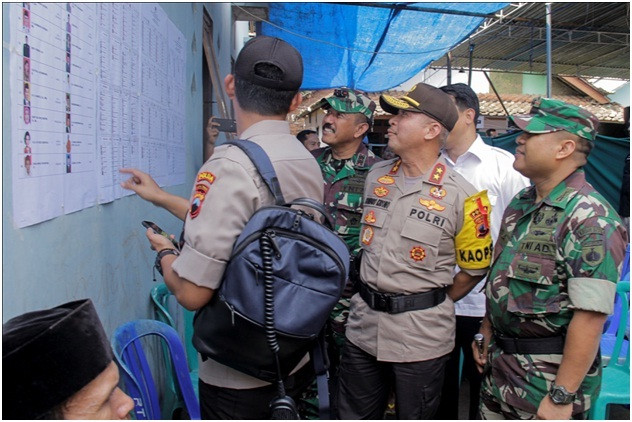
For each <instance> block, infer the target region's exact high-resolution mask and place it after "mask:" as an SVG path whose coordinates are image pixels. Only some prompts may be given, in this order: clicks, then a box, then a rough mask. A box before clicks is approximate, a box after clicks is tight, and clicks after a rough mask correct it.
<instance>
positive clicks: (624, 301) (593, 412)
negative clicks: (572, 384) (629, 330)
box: [590, 281, 630, 419]
mask: <svg viewBox="0 0 632 422" xmlns="http://www.w3.org/2000/svg"><path fill="white" fill-rule="evenodd" d="M628 293H630V282H629V281H619V282H618V283H617V295H618V296H619V300H620V301H621V314H620V316H619V320H618V321H612V323H613V324H618V327H617V339H616V342H615V345H614V348H613V352H612V356H619V354H620V351H621V347H622V346H623V345H624V344H627V353H626V358H625V361H624V362H621V361H620V360H619V359H610V362H608V365H607V366H606V367H605V368H603V374H602V380H601V391H600V392H599V396H598V397H597V398H596V399H595V400H594V402H593V404H592V406H591V407H590V419H607V417H608V415H607V406H608V405H609V404H630V342H629V341H628V342H627V343H626V342H624V337H625V333H626V327H627V323H628V320H629V318H630V304H629V302H628Z"/></svg>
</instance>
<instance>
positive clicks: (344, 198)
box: [307, 88, 381, 417]
mask: <svg viewBox="0 0 632 422" xmlns="http://www.w3.org/2000/svg"><path fill="white" fill-rule="evenodd" d="M320 107H322V108H324V109H325V111H326V113H327V115H326V116H325V118H324V120H323V124H322V129H323V142H324V143H325V144H327V147H325V148H319V149H317V150H314V151H312V154H313V155H314V157H316V161H318V165H319V166H320V169H321V171H322V174H323V179H324V180H325V197H324V201H323V202H324V204H325V207H326V208H327V210H328V211H329V214H330V216H331V217H332V219H333V222H334V225H335V227H334V229H335V231H336V233H338V235H339V236H340V237H341V238H342V239H343V240H344V241H345V243H346V244H347V246H348V247H349V251H350V253H351V255H352V256H355V255H356V254H357V253H358V251H359V250H360V241H359V235H360V225H361V223H360V219H361V218H362V201H363V193H364V181H365V179H366V176H367V174H368V172H369V168H370V167H371V166H372V165H373V163H375V162H377V161H380V160H381V159H380V158H379V157H377V156H376V155H375V154H373V152H372V151H369V150H368V148H367V147H366V145H364V144H363V143H362V138H363V137H364V135H365V134H366V133H367V132H368V131H369V130H370V128H371V125H372V121H373V112H374V111H375V103H374V102H373V101H371V100H370V99H369V98H368V97H367V96H365V95H363V94H361V93H359V92H356V91H353V90H351V89H347V88H341V89H336V90H334V93H333V95H331V96H330V97H327V98H323V99H322V100H321V101H320V102H318V103H317V104H316V106H315V108H316V109H318V108H320ZM352 294H353V285H352V283H351V282H350V281H349V282H347V286H346V287H345V290H344V292H343V294H342V297H341V298H340V300H339V301H338V304H337V305H336V307H335V308H334V310H333V311H332V313H331V315H330V323H331V328H332V338H331V339H330V344H329V348H330V350H329V352H330V353H329V360H330V368H329V375H330V380H331V381H330V385H331V387H330V389H331V390H332V391H330V395H331V396H332V397H335V389H336V379H337V370H338V362H339V361H340V355H341V353H342V346H343V345H344V340H345V323H346V321H347V316H348V315H349V300H350V298H351V296H352ZM315 392H316V389H315V388H313V389H312V391H311V392H309V393H308V394H309V395H310V396H311V397H310V399H309V402H310V403H312V404H313V405H314V406H317V400H315V396H316V394H315ZM332 404H334V406H333V407H332V409H333V410H334V411H335V403H334V402H333V401H332ZM310 407H311V406H310ZM307 413H308V414H310V415H311V416H314V415H313V413H314V412H313V411H307ZM332 416H334V417H335V413H334V414H333V415H332Z"/></svg>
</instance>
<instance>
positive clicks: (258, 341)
mask: <svg viewBox="0 0 632 422" xmlns="http://www.w3.org/2000/svg"><path fill="white" fill-rule="evenodd" d="M228 143H229V144H232V145H235V146H237V147H239V148H241V149H242V150H243V151H244V152H245V153H246V155H248V157H249V158H250V160H251V161H252V162H253V164H254V165H255V167H256V168H257V170H258V171H259V173H260V174H261V177H262V178H263V180H264V181H265V183H266V184H267V186H268V187H269V188H270V190H271V192H272V193H273V195H274V197H275V202H276V204H275V205H272V206H265V207H262V208H260V209H259V210H257V211H256V212H255V213H254V214H253V215H252V217H251V218H250V220H249V221H248V222H247V224H246V226H245V227H244V230H243V232H242V233H241V235H240V236H239V237H238V238H237V241H236V242H235V245H234V246H233V252H232V255H231V258H230V262H229V263H228V265H227V266H226V270H225V272H224V276H223V279H222V283H221V285H220V288H219V289H218V290H217V291H216V292H215V295H214V297H213V299H212V300H211V301H210V302H209V303H208V304H207V305H206V306H204V307H203V308H201V309H200V310H198V311H197V313H196V315H195V318H194V322H193V326H194V334H193V344H194V346H195V348H196V349H197V350H198V351H199V352H200V354H201V355H202V358H203V359H205V358H208V357H210V358H212V359H213V360H216V361H217V362H220V363H222V364H224V365H226V366H229V367H231V368H234V369H237V370H239V371H241V372H244V373H246V374H248V375H252V376H254V377H256V378H259V379H262V380H265V381H268V382H272V383H278V385H279V386H280V388H279V391H280V394H281V395H284V390H283V384H282V379H284V378H285V377H287V376H288V375H289V374H290V372H291V371H292V369H294V368H295V367H296V365H297V364H298V363H299V362H300V361H301V359H302V358H303V356H305V354H306V353H308V352H312V359H313V360H314V365H315V369H316V373H317V375H319V377H318V384H319V402H320V404H321V415H325V414H324V413H322V412H323V410H326V409H323V407H328V397H327V395H328V393H327V392H326V390H325V391H321V389H322V387H323V386H324V387H326V385H327V382H326V379H325V377H324V375H325V374H326V365H325V364H324V358H325V356H326V354H325V345H324V341H323V338H324V336H323V331H324V326H325V323H326V322H327V318H328V317H329V314H330V313H331V311H332V309H333V308H334V306H335V304H336V303H337V302H338V300H339V299H340V296H341V294H342V292H343V289H344V287H345V282H346V280H347V276H348V272H349V252H348V249H347V246H346V245H345V243H344V242H343V241H342V240H341V239H340V237H338V235H337V234H336V233H335V232H334V231H333V230H332V229H331V228H332V227H333V225H332V223H331V219H330V217H329V216H328V215H327V212H326V210H325V208H324V207H323V205H322V203H319V202H317V201H314V200H312V199H309V198H299V199H296V200H294V201H293V202H292V203H289V204H286V203H285V200H284V198H283V195H282V193H281V189H280V185H279V183H278V179H277V177H276V173H275V172H274V168H273V167H272V164H271V163H270V160H269V158H268V156H267V155H266V153H265V152H264V151H263V149H262V148H261V147H260V146H259V145H257V144H255V143H254V142H251V141H246V140H239V141H229V142H228ZM295 205H299V206H301V207H302V209H295V208H292V206H295ZM307 208H311V209H313V210H316V211H318V212H319V213H321V214H322V215H323V216H325V219H326V222H327V224H328V225H329V227H326V226H325V225H323V224H321V223H319V222H318V221H315V220H314V217H313V216H312V215H310V214H308V213H306V212H305V211H304V210H305V209H307ZM319 339H320V341H319ZM323 384H324V385H323Z"/></svg>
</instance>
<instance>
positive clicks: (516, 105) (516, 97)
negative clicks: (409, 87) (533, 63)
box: [293, 89, 623, 130]
mask: <svg viewBox="0 0 632 422" xmlns="http://www.w3.org/2000/svg"><path fill="white" fill-rule="evenodd" d="M332 92H333V89H325V90H319V91H305V93H304V94H303V103H302V105H301V106H300V107H299V109H298V110H297V111H295V112H294V113H293V115H294V116H301V117H303V116H305V115H307V114H309V113H308V112H307V109H308V107H309V106H312V105H314V104H316V102H318V101H320V99H321V98H323V97H326V96H328V95H331V93H332ZM381 94H388V95H394V96H401V95H404V94H405V92H404V91H395V90H389V91H382V92H372V93H370V94H369V97H370V98H371V99H372V100H373V101H375V103H376V104H377V108H376V116H383V115H386V114H387V113H385V112H384V110H382V108H381V107H380V101H379V99H380V95H381ZM538 96H539V95H528V94H504V95H501V98H502V100H503V103H504V104H505V107H506V108H507V110H508V111H509V114H510V115H515V114H527V113H528V112H529V110H530V109H531V102H532V101H533V99H535V98H537V97H538ZM553 98H555V99H558V100H562V101H564V102H567V103H569V104H574V105H577V106H580V107H583V108H585V109H587V110H588V111H590V112H591V113H593V114H594V115H595V116H597V118H598V119H599V120H600V121H602V122H613V123H623V107H622V106H621V105H619V104H618V103H608V104H599V103H598V102H597V101H595V100H593V99H592V98H590V97H588V96H581V95H553ZM478 100H479V104H480V110H481V115H482V116H504V115H505V111H504V110H503V108H502V106H501V104H500V102H499V101H498V98H497V97H496V95H495V94H493V93H492V94H478ZM302 120H303V119H302V118H299V119H298V120H296V121H294V124H296V125H297V127H298V126H300V127H301V128H302V127H303V124H302V123H303V122H302ZM299 130H300V129H299Z"/></svg>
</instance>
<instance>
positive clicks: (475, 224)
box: [454, 191, 492, 270]
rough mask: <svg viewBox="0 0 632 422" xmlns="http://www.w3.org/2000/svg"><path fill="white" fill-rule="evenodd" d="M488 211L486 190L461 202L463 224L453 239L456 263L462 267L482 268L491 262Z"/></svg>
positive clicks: (489, 207)
mask: <svg viewBox="0 0 632 422" xmlns="http://www.w3.org/2000/svg"><path fill="white" fill-rule="evenodd" d="M489 211H491V204H490V203H489V198H488V197H487V191H482V192H478V193H477V194H475V195H472V196H470V197H469V198H467V199H466V200H465V202H464V203H463V213H464V218H463V226H462V227H461V229H460V231H459V233H458V234H457V235H456V238H455V239H454V246H455V247H456V263H457V265H458V266H459V267H461V268H463V269H472V270H474V269H483V268H487V267H488V266H489V264H490V262H491V257H492V237H491V234H490V230H489Z"/></svg>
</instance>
